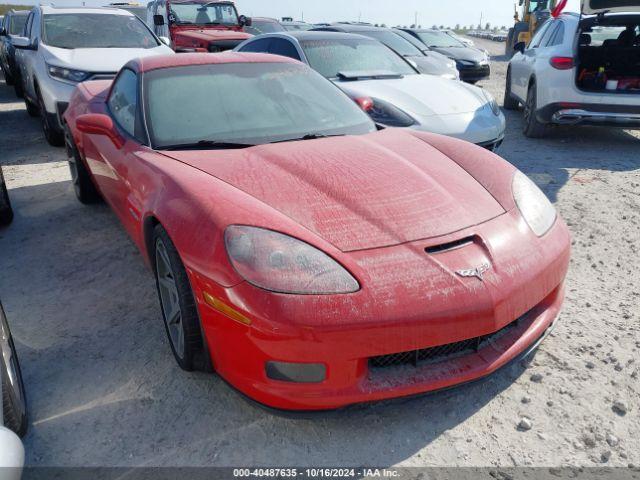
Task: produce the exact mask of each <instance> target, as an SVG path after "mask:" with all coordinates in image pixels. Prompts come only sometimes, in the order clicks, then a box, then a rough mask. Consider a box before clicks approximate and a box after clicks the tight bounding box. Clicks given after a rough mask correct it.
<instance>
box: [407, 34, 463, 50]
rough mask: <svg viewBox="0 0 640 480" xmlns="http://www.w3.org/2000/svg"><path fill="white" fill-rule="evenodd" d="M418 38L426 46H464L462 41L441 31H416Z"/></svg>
mask: <svg viewBox="0 0 640 480" xmlns="http://www.w3.org/2000/svg"><path fill="white" fill-rule="evenodd" d="M417 33H418V37H420V40H422V41H423V42H424V44H425V45H426V46H427V47H434V48H448V47H464V44H463V43H462V42H459V41H458V40H456V39H455V38H453V37H452V36H451V35H447V34H446V33H442V32H417Z"/></svg>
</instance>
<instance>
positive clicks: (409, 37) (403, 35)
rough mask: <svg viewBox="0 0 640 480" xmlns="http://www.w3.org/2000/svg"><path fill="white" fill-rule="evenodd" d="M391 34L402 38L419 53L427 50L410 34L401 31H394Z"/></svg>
mask: <svg viewBox="0 0 640 480" xmlns="http://www.w3.org/2000/svg"><path fill="white" fill-rule="evenodd" d="M393 33H394V34H395V35H398V36H399V37H401V38H404V39H405V40H406V41H407V42H409V43H410V44H411V45H413V46H414V47H416V48H417V49H418V50H420V51H421V52H424V51H425V50H427V47H426V45H425V44H424V43H422V42H421V41H420V40H418V39H417V38H416V37H414V36H413V35H411V34H410V33H407V32H404V31H402V30H394V31H393Z"/></svg>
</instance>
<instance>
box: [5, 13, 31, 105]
mask: <svg viewBox="0 0 640 480" xmlns="http://www.w3.org/2000/svg"><path fill="white" fill-rule="evenodd" d="M27 15H29V10H11V11H9V13H7V14H6V15H5V17H4V19H3V21H2V22H1V23H0V67H1V68H2V73H3V74H4V81H5V82H6V84H7V85H13V84H14V83H15V81H16V78H17V70H16V56H15V52H16V51H15V48H14V46H13V37H16V36H17V37H19V36H21V35H22V30H23V29H24V25H25V23H26V21H27ZM16 93H18V92H16Z"/></svg>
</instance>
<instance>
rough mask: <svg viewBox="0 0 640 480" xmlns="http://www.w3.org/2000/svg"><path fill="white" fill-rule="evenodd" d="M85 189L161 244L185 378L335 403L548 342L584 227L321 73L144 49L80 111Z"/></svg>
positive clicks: (74, 133)
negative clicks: (147, 54)
mask: <svg viewBox="0 0 640 480" xmlns="http://www.w3.org/2000/svg"><path fill="white" fill-rule="evenodd" d="M65 120H66V133H67V147H68V151H69V154H70V165H71V172H72V176H73V183H74V187H75V191H76V194H77V196H78V198H79V199H80V201H82V202H92V201H96V200H99V199H100V198H103V199H104V200H105V201H106V202H107V203H108V204H109V205H110V206H111V208H112V209H113V210H114V211H115V213H116V215H117V216H118V217H119V218H120V220H121V221H122V223H123V225H124V227H125V229H126V230H127V231H128V233H129V234H130V235H131V237H132V238H133V240H134V241H135V242H136V243H137V245H138V246H139V248H140V250H141V251H142V252H143V254H144V257H145V259H146V260H147V261H148V263H149V265H150V266H151V267H152V269H153V271H154V273H155V276H156V280H157V287H158V293H159V297H160V303H161V305H162V310H163V315H164V320H165V326H166V330H167V334H168V338H169V341H170V344H171V348H172V350H173V353H174V355H175V357H176V360H177V362H178V363H179V364H180V366H181V367H182V368H183V369H185V370H193V369H204V370H209V369H213V370H215V371H216V372H218V373H219V374H220V375H221V376H222V378H224V379H225V380H226V381H227V382H229V383H230V384H231V385H233V386H234V387H235V388H237V389H238V390H240V391H241V392H243V393H244V394H246V395H248V396H249V397H251V398H252V399H254V400H257V401H258V402H260V403H262V404H265V405H268V406H270V407H275V408H279V409H286V410H321V409H332V408H338V407H342V406H346V405H349V404H353V403H357V402H366V401H373V400H380V399H385V398H391V397H398V396H404V395H413V394H418V393H423V392H427V391H432V390H436V389H442V388H445V387H450V386H453V385H456V384H460V383H464V382H468V381H471V380H474V379H478V378H480V377H483V376H485V375H487V374H489V373H491V372H493V371H495V370H496V369H498V368H499V367H501V366H503V365H505V364H506V363H508V362H509V361H510V360H513V359H514V358H516V357H519V356H520V355H523V354H524V353H526V352H528V351H530V350H531V349H532V348H534V347H535V346H537V345H538V344H539V342H540V341H541V340H542V339H543V338H544V336H545V334H546V333H547V332H548V331H549V330H550V328H551V327H552V325H553V323H554V321H555V319H556V317H557V316H558V313H559V311H560V307H561V305H562V302H563V298H564V289H563V284H564V279H565V275H566V273H567V268H568V264H569V255H570V236H569V232H568V229H567V227H566V226H565V224H564V222H563V221H562V220H561V219H560V218H559V217H558V215H557V213H556V211H555V209H554V207H553V206H552V204H551V203H550V202H549V201H548V199H547V198H546V196H545V195H544V194H543V193H542V192H541V191H540V190H539V189H538V188H537V187H536V186H535V184H533V183H532V182H531V181H530V180H529V179H528V178H527V177H526V176H525V175H523V174H522V173H520V172H519V171H517V170H516V169H515V168H514V167H513V166H512V165H510V164H509V163H507V162H505V161H504V160H502V159H500V158H499V157H497V156H496V155H494V154H493V153H490V152H488V151H487V150H485V149H482V148H480V147H476V146H474V145H471V144H468V143H466V142H462V141H459V140H453V139H450V138H446V137H441V136H437V135H429V134H424V133H419V132H415V131H408V130H402V129H380V127H377V126H376V125H375V124H374V123H372V121H371V120H370V119H369V117H368V116H367V115H366V114H365V113H364V112H363V111H362V110H360V109H359V108H358V107H357V105H356V103H354V102H353V101H352V100H351V99H349V98H348V97H347V96H345V95H344V94H343V93H342V92H341V91H340V90H338V89H337V88H336V87H335V86H334V85H333V84H332V83H330V82H329V81H327V80H325V79H324V78H322V77H321V76H320V75H318V74H317V73H315V72H314V71H312V70H311V69H309V68H308V67H306V66H304V65H302V64H300V63H298V62H294V61H293V60H288V59H285V58H283V57H277V56H270V55H261V54H248V53H245V54H240V53H226V54H212V55H209V54H183V55H175V56H171V57H155V58H147V59H142V60H135V61H133V62H130V63H129V64H128V65H126V66H125V67H124V68H123V69H122V71H121V72H120V73H119V75H118V77H117V78H116V79H115V80H114V81H113V82H108V81H94V82H85V83H82V84H80V85H79V86H78V88H77V89H76V91H75V94H74V95H73V98H72V100H71V103H70V104H69V108H68V109H67V111H66V113H65Z"/></svg>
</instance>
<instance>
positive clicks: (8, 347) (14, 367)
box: [0, 312, 27, 419]
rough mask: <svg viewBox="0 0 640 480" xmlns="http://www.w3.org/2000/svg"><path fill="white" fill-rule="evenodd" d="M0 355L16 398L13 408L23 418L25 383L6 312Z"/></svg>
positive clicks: (1, 321) (1, 314) (0, 324)
mask: <svg viewBox="0 0 640 480" xmlns="http://www.w3.org/2000/svg"><path fill="white" fill-rule="evenodd" d="M0 317H1V318H0V350H1V352H0V357H1V358H2V366H3V370H4V372H5V373H6V375H7V381H8V384H9V388H11V393H12V397H13V399H14V404H13V408H14V409H15V413H16V415H17V417H18V418H20V419H21V418H23V417H24V416H25V415H26V413H27V403H26V400H25V396H24V385H23V383H22V374H21V372H20V364H19V363H18V357H17V356H16V351H15V346H14V344H13V339H12V338H11V332H10V331H9V325H8V324H7V321H6V319H5V317H4V312H0Z"/></svg>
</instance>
